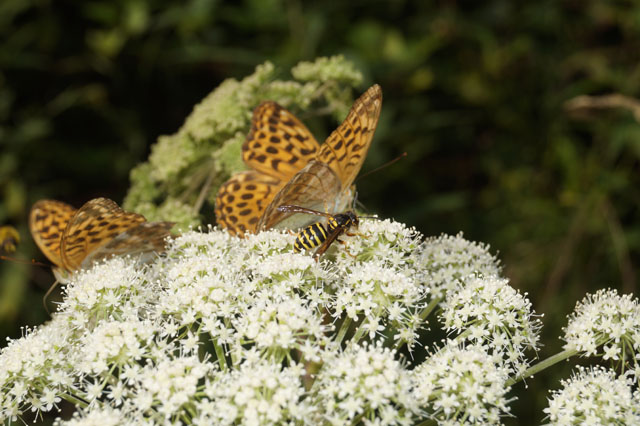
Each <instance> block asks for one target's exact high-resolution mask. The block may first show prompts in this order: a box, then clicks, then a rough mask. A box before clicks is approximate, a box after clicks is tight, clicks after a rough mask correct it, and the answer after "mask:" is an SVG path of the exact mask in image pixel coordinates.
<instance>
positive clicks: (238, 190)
mask: <svg viewBox="0 0 640 426" xmlns="http://www.w3.org/2000/svg"><path fill="white" fill-rule="evenodd" d="M282 185H283V182H282V181H281V180H279V179H276V178H272V177H270V176H267V175H265V174H264V173H259V172H257V171H255V170H249V171H246V172H240V173H236V174H235V175H233V177H231V179H229V180H228V181H226V182H225V183H223V184H222V186H221V187H220V189H219V190H218V195H217V197H216V221H217V223H218V225H220V226H222V227H223V228H226V229H227V231H229V233H231V234H232V235H236V234H238V235H243V234H244V233H245V232H253V231H254V230H255V229H256V225H257V223H258V221H259V220H260V216H261V215H262V212H264V210H265V208H266V207H267V205H268V204H269V202H270V201H271V200H272V199H273V197H274V196H275V195H276V193H277V192H278V191H279V190H280V188H282Z"/></svg>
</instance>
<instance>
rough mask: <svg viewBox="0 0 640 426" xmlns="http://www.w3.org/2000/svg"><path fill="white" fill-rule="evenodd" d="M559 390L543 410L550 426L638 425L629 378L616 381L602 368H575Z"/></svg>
mask: <svg viewBox="0 0 640 426" xmlns="http://www.w3.org/2000/svg"><path fill="white" fill-rule="evenodd" d="M562 386H563V388H562V389H560V390H556V391H553V394H552V397H551V398H550V399H549V407H548V408H546V409H545V410H544V412H545V413H546V414H547V416H548V419H549V424H551V425H557V426H570V425H576V426H577V425H638V424H640V403H639V402H638V401H639V400H640V393H639V392H638V391H637V390H636V391H635V393H634V391H633V380H631V379H630V378H625V377H616V373H615V372H614V371H612V370H607V369H606V368H604V367H593V368H584V367H578V372H577V374H574V375H573V377H572V378H571V379H569V380H563V381H562Z"/></svg>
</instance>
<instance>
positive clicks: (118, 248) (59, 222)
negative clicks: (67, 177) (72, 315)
mask: <svg viewBox="0 0 640 426" xmlns="http://www.w3.org/2000/svg"><path fill="white" fill-rule="evenodd" d="M173 225H174V222H147V220H146V219H145V218H144V216H142V215H140V214H137V213H131V212H127V211H124V210H123V209H121V208H120V207H119V206H118V205H117V204H116V203H115V202H114V201H112V200H110V199H108V198H94V199H93V200H90V201H87V202H86V203H85V204H84V205H83V206H82V207H80V208H79V209H75V208H73V207H72V206H70V205H69V204H66V203H63V202H61V201H55V200H40V201H38V202H37V203H35V204H34V205H33V207H32V208H31V213H30V214H29V229H30V230H31V235H32V236H33V239H34V240H35V242H36V245H37V246H38V248H40V250H41V251H42V252H43V253H44V255H45V256H46V257H47V258H48V259H49V260H50V261H51V262H52V263H53V264H54V265H55V267H54V274H55V275H56V278H58V281H61V282H63V281H64V280H65V279H66V277H68V275H70V274H71V273H73V271H76V270H78V269H84V268H88V267H89V266H91V265H92V264H94V263H95V262H98V261H100V260H103V259H106V258H108V257H110V256H117V255H123V254H131V255H142V260H143V261H144V260H148V259H150V258H151V257H150V255H151V254H153V253H162V252H163V251H164V250H165V240H166V237H167V236H169V235H170V233H169V231H170V230H171V228H172V227H173Z"/></svg>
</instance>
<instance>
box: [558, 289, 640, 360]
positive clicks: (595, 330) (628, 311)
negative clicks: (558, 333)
mask: <svg viewBox="0 0 640 426" xmlns="http://www.w3.org/2000/svg"><path fill="white" fill-rule="evenodd" d="M563 331H564V340H565V342H567V343H566V344H565V345H564V347H565V349H573V350H576V351H578V352H581V353H583V354H584V355H587V356H589V355H598V356H601V357H602V359H603V360H605V361H607V360H608V361H609V362H617V363H622V364H624V363H626V362H628V361H629V359H631V360H633V364H634V365H637V364H638V357H639V354H638V350H639V349H640V305H638V301H637V300H636V299H634V298H632V297H631V295H630V294H626V295H622V296H620V295H618V293H617V292H616V291H615V290H599V291H598V292H597V293H596V294H594V295H588V296H587V297H585V298H584V299H583V300H582V301H580V302H578V303H577V304H576V308H575V310H574V312H573V313H572V314H571V316H570V317H569V321H568V323H567V326H566V327H565V328H564V329H563ZM600 347H602V352H601V353H599V352H598V348H600Z"/></svg>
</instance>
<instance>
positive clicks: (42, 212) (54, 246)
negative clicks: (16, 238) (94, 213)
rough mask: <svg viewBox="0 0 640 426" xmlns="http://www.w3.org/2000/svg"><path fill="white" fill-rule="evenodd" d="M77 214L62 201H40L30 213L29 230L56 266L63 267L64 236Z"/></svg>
mask: <svg viewBox="0 0 640 426" xmlns="http://www.w3.org/2000/svg"><path fill="white" fill-rule="evenodd" d="M75 212H76V209H75V208H73V207H72V206H70V205H69V204H66V203H63V202H61V201H56V200H40V201H38V202H36V203H35V204H34V205H33V207H32V208H31V212H30V213H29V230H30V231H31V235H32V236H33V239H34V240H35V242H36V245H37V246H38V248H39V249H40V251H42V253H44V255H45V256H46V257H47V259H49V260H50V261H51V262H52V263H53V264H55V265H56V266H63V264H62V257H61V256H60V246H61V242H62V235H63V233H64V231H65V229H66V227H67V225H68V224H69V221H70V220H71V218H72V217H73V215H74V214H75Z"/></svg>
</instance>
